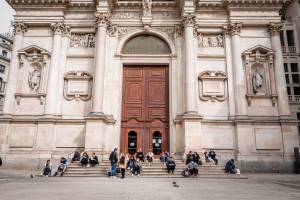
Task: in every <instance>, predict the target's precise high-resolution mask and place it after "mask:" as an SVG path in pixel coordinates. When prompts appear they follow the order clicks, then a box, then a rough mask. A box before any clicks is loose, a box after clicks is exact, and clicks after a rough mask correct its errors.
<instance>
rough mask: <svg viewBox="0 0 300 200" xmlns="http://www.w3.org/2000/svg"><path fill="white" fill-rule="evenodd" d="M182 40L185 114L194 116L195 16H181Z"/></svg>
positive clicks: (195, 108) (195, 79) (195, 111)
mask: <svg viewBox="0 0 300 200" xmlns="http://www.w3.org/2000/svg"><path fill="white" fill-rule="evenodd" d="M182 22H183V24H184V40H185V92H186V93H185V103H186V107H185V109H186V112H185V114H192V115H196V114H197V113H198V111H197V104H196V85H197V83H196V81H197V78H196V77H195V66H194V65H195V62H194V59H195V57H194V52H195V51H194V33H193V32H194V24H195V15H193V14H190V13H189V14H187V15H184V16H183V19H182Z"/></svg>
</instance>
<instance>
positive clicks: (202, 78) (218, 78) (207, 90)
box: [198, 71, 228, 102]
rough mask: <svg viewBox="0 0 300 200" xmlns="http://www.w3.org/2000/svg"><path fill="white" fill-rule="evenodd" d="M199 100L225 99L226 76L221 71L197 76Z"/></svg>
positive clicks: (202, 73) (205, 72)
mask: <svg viewBox="0 0 300 200" xmlns="http://www.w3.org/2000/svg"><path fill="white" fill-rule="evenodd" d="M198 80H199V82H198V86H199V98H200V99H201V100H202V101H209V100H210V101H212V102H215V101H225V100H226V99H227V96H228V95H227V76H226V74H225V72H221V71H204V72H201V73H200V74H199V76H198Z"/></svg>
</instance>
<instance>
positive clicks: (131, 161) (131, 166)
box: [126, 155, 136, 171]
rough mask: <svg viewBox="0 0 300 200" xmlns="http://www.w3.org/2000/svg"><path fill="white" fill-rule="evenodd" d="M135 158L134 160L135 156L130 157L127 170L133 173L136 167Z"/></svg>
mask: <svg viewBox="0 0 300 200" xmlns="http://www.w3.org/2000/svg"><path fill="white" fill-rule="evenodd" d="M135 162H136V161H135V158H134V156H133V155H131V156H130V157H129V160H128V161H127V166H126V167H127V169H128V170H130V171H132V170H133V167H134V165H135Z"/></svg>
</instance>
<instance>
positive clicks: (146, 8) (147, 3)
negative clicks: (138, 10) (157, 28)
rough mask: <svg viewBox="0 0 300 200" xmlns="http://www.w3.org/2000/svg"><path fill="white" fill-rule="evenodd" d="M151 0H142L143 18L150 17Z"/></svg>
mask: <svg viewBox="0 0 300 200" xmlns="http://www.w3.org/2000/svg"><path fill="white" fill-rule="evenodd" d="M151 7H152V0H143V16H147V17H148V16H151Z"/></svg>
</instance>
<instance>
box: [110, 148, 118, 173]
mask: <svg viewBox="0 0 300 200" xmlns="http://www.w3.org/2000/svg"><path fill="white" fill-rule="evenodd" d="M117 151H118V149H117V148H115V149H114V150H113V151H112V152H111V153H110V155H109V160H110V164H111V171H110V176H111V177H115V176H116V169H117V168H116V166H117V162H118V153H117Z"/></svg>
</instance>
